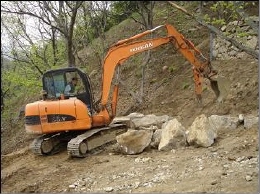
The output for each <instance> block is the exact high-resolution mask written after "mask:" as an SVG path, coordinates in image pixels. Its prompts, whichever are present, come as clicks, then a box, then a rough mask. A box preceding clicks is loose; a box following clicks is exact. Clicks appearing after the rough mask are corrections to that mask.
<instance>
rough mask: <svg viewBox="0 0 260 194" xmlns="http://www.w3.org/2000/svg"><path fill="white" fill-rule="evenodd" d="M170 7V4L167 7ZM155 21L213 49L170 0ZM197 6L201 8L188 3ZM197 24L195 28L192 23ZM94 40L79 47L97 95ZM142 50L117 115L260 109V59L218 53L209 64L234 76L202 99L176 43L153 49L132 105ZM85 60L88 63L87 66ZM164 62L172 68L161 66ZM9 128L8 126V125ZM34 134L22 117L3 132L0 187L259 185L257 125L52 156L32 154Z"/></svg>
mask: <svg viewBox="0 0 260 194" xmlns="http://www.w3.org/2000/svg"><path fill="white" fill-rule="evenodd" d="M165 7H167V9H162V8H165ZM156 9H157V12H156V16H155V22H154V26H157V25H161V24H164V23H166V22H167V23H170V24H172V25H174V26H175V27H176V28H177V29H178V30H179V31H180V32H181V33H183V34H184V35H185V37H186V38H188V39H189V40H192V42H193V43H194V44H195V45H198V46H199V45H200V46H199V47H200V48H201V50H202V52H203V53H205V55H206V56H207V55H208V51H209V46H208V44H207V42H208V40H209V33H208V30H207V29H205V28H204V27H202V26H200V25H198V24H197V23H196V22H195V21H193V20H191V19H190V18H188V17H187V16H185V15H183V14H182V13H180V12H178V11H175V10H173V9H172V8H171V7H170V6H169V7H168V5H167V3H165V2H162V3H158V4H157V7H156ZM189 9H190V10H193V11H194V10H195V9H196V8H195V7H194V8H191V7H190V8H189ZM139 27H140V26H139V25H138V24H137V23H135V22H133V21H131V20H126V21H124V22H122V23H121V24H119V25H118V26H115V27H114V28H113V29H111V30H110V31H109V32H108V34H107V39H108V42H107V44H108V45H111V44H112V43H115V42H116V41H118V40H119V39H123V38H126V37H129V36H132V35H134V34H136V33H139V32H141V31H140V30H139ZM193 29H196V30H195V31H194V30H193ZM119 36H120V37H119ZM98 44H99V42H98V40H96V42H94V43H93V45H92V47H87V48H86V49H85V50H83V51H82V52H81V53H80V54H81V56H84V57H86V61H87V62H86V64H84V65H82V64H81V65H78V66H80V67H82V68H83V69H84V70H86V71H87V72H88V73H91V72H93V70H95V71H96V72H97V73H96V74H93V75H92V77H91V78H92V81H93V88H94V89H95V90H94V92H95V98H96V99H98V98H99V95H100V93H99V89H100V84H101V83H100V78H101V74H100V71H99V69H98V68H97V66H98V64H99V60H98V58H97V57H96V55H95V51H96V50H94V48H96V45H98ZM144 61H145V53H144V54H140V55H138V56H136V57H132V58H130V59H129V60H128V61H127V63H126V64H125V65H124V66H122V69H121V70H122V74H121V79H122V80H124V82H125V83H126V86H122V87H121V88H120V96H119V102H118V111H117V114H118V116H120V115H123V114H127V113H129V112H140V113H143V114H155V115H158V116H159V115H169V116H172V117H174V118H177V119H178V121H179V122H181V123H182V124H183V126H184V127H185V128H187V127H189V126H190V125H191V124H192V122H193V121H194V119H195V118H196V117H198V116H199V115H201V114H205V115H207V116H210V115H231V116H238V115H239V114H244V115H253V116H258V108H259V90H258V86H259V83H258V72H259V65H258V60H256V59H254V58H252V57H250V56H247V57H245V58H244V59H232V60H231V59H230V60H218V61H213V62H212V65H213V66H214V67H215V68H216V69H218V70H219V72H220V74H221V75H223V76H225V77H226V78H228V79H229V80H230V82H231V85H230V88H229V93H228V95H227V97H226V98H225V100H224V102H223V103H222V104H219V103H216V102H215V97H214V94H213V92H212V90H210V88H209V87H207V86H205V85H204V86H203V87H204V89H203V104H202V106H198V104H197V103H196V100H195V94H194V83H193V74H192V67H191V65H190V64H187V63H185V62H186V60H185V58H183V56H181V55H180V54H179V53H178V52H176V51H175V50H174V49H173V48H172V47H171V46H168V45H166V46H163V47H161V48H158V49H156V50H154V51H152V52H151V59H150V61H149V63H148V65H147V67H146V70H145V72H146V79H145V86H144V90H145V98H144V102H143V103H142V104H141V105H139V106H137V107H136V106H134V104H135V101H134V98H133V97H132V96H131V95H130V94H129V92H128V91H129V90H132V91H134V92H136V93H139V91H140V82H141V76H140V75H141V68H140V67H141V65H142V64H143V62H144ZM85 65H87V66H85ZM164 66H167V67H168V70H166V71H165V70H163V67H164ZM10 128H11V127H10ZM32 138H33V136H30V135H27V134H25V132H24V128H23V123H22V120H21V123H20V124H19V125H18V126H16V128H12V129H10V130H8V131H7V130H5V131H3V132H2V133H1V140H2V141H1V142H2V143H1V145H2V146H1V147H2V148H1V152H2V155H1V171H2V173H1V184H2V187H1V192H3V193H9V192H26V193H27V192H52V193H56V192H89V193H105V192H115V193H151V192H156V193H159V192H160V193H173V192H184V193H186V192H198V193H202V192H204V193H231V192H232V193H256V192H257V191H259V185H258V170H259V169H258V164H259V152H258V151H259V150H258V147H259V139H258V126H253V127H252V128H249V129H244V128H243V127H239V128H237V129H235V130H231V129H230V130H229V129H221V130H220V131H219V132H218V139H217V140H216V142H215V143H214V144H213V145H212V146H211V147H209V148H195V147H192V146H187V147H183V148H182V149H178V150H172V151H167V152H160V151H158V150H156V149H147V150H145V151H144V152H143V153H141V154H139V155H123V154H120V153H118V152H115V149H114V147H113V146H109V147H107V148H106V149H104V150H103V151H101V152H98V153H96V154H93V155H90V156H89V157H87V158H82V159H76V158H69V157H68V155H67V153H66V151H64V152H61V153H59V154H56V155H54V156H49V157H40V156H35V155H33V154H32V153H31V152H30V151H29V150H28V145H29V143H30V142H31V141H32Z"/></svg>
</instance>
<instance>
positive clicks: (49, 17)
mask: <svg viewBox="0 0 260 194" xmlns="http://www.w3.org/2000/svg"><path fill="white" fill-rule="evenodd" d="M82 3H83V2H82V1H77V2H75V1H59V2H57V1H30V2H24V1H22V2H19V1H18V2H8V3H7V2H6V3H5V4H4V5H1V12H2V13H6V14H12V15H16V17H18V16H24V17H25V16H30V17H33V18H35V19H37V20H38V21H39V24H40V26H41V27H42V29H46V30H45V32H46V34H47V33H48V31H50V32H51V33H52V34H49V35H50V36H51V39H52V45H53V48H54V49H53V50H54V53H53V54H54V55H55V54H56V53H55V48H56V45H55V37H56V36H59V35H61V36H62V37H63V38H64V41H65V42H66V48H67V57H68V66H75V57H74V50H75V49H74V46H73V32H74V26H75V20H76V16H77V11H78V9H79V7H80V6H81V5H82ZM23 25H25V24H24V23H23ZM6 28H8V26H7V25H6ZM40 29H41V28H40ZM56 33H59V34H56ZM40 34H43V33H42V31H40ZM27 35H28V34H27ZM28 37H29V36H28ZM30 42H31V41H30ZM31 43H32V42H31Z"/></svg>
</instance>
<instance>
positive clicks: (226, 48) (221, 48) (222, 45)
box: [212, 17, 259, 60]
mask: <svg viewBox="0 0 260 194" xmlns="http://www.w3.org/2000/svg"><path fill="white" fill-rule="evenodd" d="M250 20H251V21H253V22H254V23H255V24H256V25H257V26H259V17H251V18H250ZM257 30H258V28H257ZM221 31H222V32H223V33H225V34H226V33H227V34H229V35H227V36H228V37H230V38H234V39H235V40H236V41H238V42H239V43H242V44H243V45H244V46H246V47H250V48H252V49H254V50H258V51H259V42H258V32H256V31H255V30H253V29H252V28H251V27H250V26H249V25H247V24H246V23H245V22H244V21H233V22H230V23H229V24H227V25H225V26H223V27H222V28H221ZM212 47H213V49H212V57H213V58H214V59H217V60H228V59H233V58H238V59H244V58H250V57H252V56H251V55H249V54H247V53H246V52H243V51H241V50H239V49H238V48H237V47H236V46H234V45H232V44H231V43H230V42H229V41H226V40H224V39H223V38H221V37H218V36H214V38H213V42H212Z"/></svg>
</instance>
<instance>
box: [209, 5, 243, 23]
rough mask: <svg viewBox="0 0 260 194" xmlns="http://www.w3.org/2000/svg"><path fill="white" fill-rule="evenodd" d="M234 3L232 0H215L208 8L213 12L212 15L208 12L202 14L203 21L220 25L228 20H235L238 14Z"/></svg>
mask: <svg viewBox="0 0 260 194" xmlns="http://www.w3.org/2000/svg"><path fill="white" fill-rule="evenodd" d="M236 8H237V7H236V5H235V3H234V2H232V1H217V2H216V3H214V4H213V5H212V6H211V7H210V10H211V11H212V12H213V14H212V15H215V16H212V17H209V15H208V14H205V15H204V20H205V22H207V23H209V24H213V25H216V26H222V25H225V24H227V23H228V22H230V21H233V20H237V19H238V18H239V15H238V14H237V12H236V11H235V10H236Z"/></svg>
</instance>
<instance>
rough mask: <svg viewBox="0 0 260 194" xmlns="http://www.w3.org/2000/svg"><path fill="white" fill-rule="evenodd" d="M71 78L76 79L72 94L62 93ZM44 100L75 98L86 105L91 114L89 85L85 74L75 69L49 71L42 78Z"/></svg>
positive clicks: (91, 102)
mask: <svg viewBox="0 0 260 194" xmlns="http://www.w3.org/2000/svg"><path fill="white" fill-rule="evenodd" d="M72 78H77V80H78V81H77V85H76V86H75V92H74V93H73V94H66V93H64V91H65V87H66V86H67V85H68V84H69V83H70V82H71V80H72ZM42 83H43V91H44V95H45V97H44V98H43V99H44V100H63V99H69V98H73V97H76V98H77V99H79V100H81V101H82V102H83V103H85V104H86V106H87V107H88V109H89V111H90V113H91V114H92V113H93V101H92V100H93V97H92V91H91V83H90V79H89V77H88V75H87V74H85V73H84V72H83V71H82V70H80V69H78V68H75V67H68V68H62V69H57V70H49V71H47V72H45V73H44V74H43V77H42Z"/></svg>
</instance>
